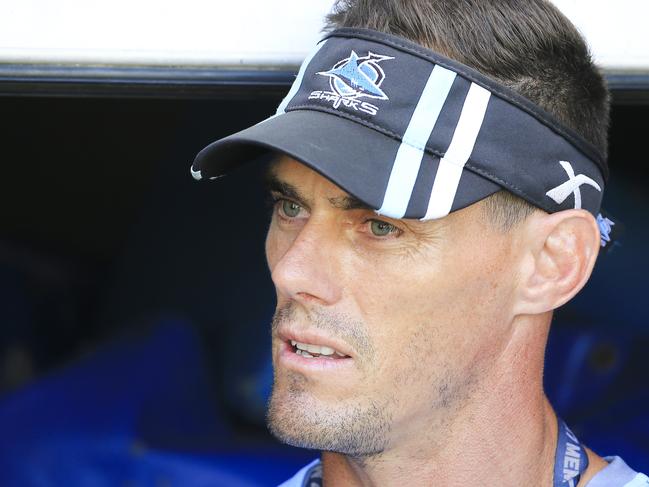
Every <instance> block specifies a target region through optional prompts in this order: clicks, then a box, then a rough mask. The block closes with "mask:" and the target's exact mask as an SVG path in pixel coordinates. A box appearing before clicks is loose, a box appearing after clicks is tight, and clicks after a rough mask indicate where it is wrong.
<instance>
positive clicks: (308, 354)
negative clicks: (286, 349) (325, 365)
mask: <svg viewBox="0 0 649 487" xmlns="http://www.w3.org/2000/svg"><path fill="white" fill-rule="evenodd" d="M302 356H303V357H306V358H313V355H311V354H310V353H309V352H305V351H304V350H302Z"/></svg>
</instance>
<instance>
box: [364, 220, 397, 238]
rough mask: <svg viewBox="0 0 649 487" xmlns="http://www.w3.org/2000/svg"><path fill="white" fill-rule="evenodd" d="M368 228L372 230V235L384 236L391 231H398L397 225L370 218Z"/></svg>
mask: <svg viewBox="0 0 649 487" xmlns="http://www.w3.org/2000/svg"><path fill="white" fill-rule="evenodd" d="M370 230H371V231H372V235H374V236H376V237H386V236H387V235H390V234H392V233H398V232H399V229H398V228H397V227H395V226H394V225H392V224H390V223H387V222H384V221H381V220H370Z"/></svg>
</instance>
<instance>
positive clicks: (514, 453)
mask: <svg viewBox="0 0 649 487" xmlns="http://www.w3.org/2000/svg"><path fill="white" fill-rule="evenodd" d="M515 407H516V406H513V405H511V404H508V401H507V398H506V397H501V408H502V410H503V413H505V414H503V417H502V418H501V420H500V421H496V420H493V419H492V420H490V419H489V417H480V416H473V420H468V421H465V422H464V423H463V424H462V423H460V424H454V425H453V428H452V430H451V431H449V435H448V437H447V438H446V441H444V442H443V444H442V443H438V442H434V444H436V445H437V447H435V448H433V449H429V450H425V449H424V448H423V445H421V444H420V445H419V446H417V445H413V447H412V449H411V448H408V447H404V448H395V449H392V450H389V451H386V452H384V453H383V454H381V455H380V456H379V457H377V458H370V459H365V460H363V461H357V460H355V459H350V458H348V457H345V456H343V455H340V454H337V453H331V452H323V455H322V462H323V472H324V480H325V485H326V486H327V487H335V486H338V485H340V486H343V485H344V486H355V485H358V486H361V485H362V486H369V485H377V486H384V485H386V486H389V485H403V484H405V483H408V484H410V485H435V486H438V487H451V486H465V485H502V486H509V485H511V486H512V487H513V486H521V485H546V486H550V485H552V475H553V466H554V455H555V448H556V441H557V418H556V416H555V414H554V412H553V411H552V408H551V407H550V405H549V404H547V402H546V403H545V404H544V405H542V406H541V407H539V408H538V409H535V410H534V411H533V412H532V411H530V414H529V415H521V414H517V413H518V412H515V411H512V410H511V409H513V408H515ZM510 408H511V409H510ZM509 413H514V414H509ZM504 416H509V418H507V419H506V418H504Z"/></svg>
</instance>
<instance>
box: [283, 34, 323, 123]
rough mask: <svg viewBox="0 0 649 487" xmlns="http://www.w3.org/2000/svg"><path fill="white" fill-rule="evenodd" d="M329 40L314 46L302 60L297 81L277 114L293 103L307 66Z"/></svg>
mask: <svg viewBox="0 0 649 487" xmlns="http://www.w3.org/2000/svg"><path fill="white" fill-rule="evenodd" d="M328 40H329V39H325V40H324V41H322V42H320V43H319V44H317V45H316V46H315V47H314V48H313V51H311V53H310V54H309V55H308V56H307V57H306V59H305V60H304V61H303V62H302V65H301V66H300V70H299V71H298V73H297V77H296V78H295V81H293V84H292V85H291V89H290V90H289V92H288V93H287V94H286V96H285V97H284V99H283V100H282V103H280V104H279V106H278V107H277V112H275V115H281V114H282V113H284V112H286V107H287V106H288V104H289V103H291V100H292V99H293V97H294V96H295V95H296V94H297V92H298V91H300V87H301V86H302V80H303V79H304V73H305V72H306V68H307V66H308V65H309V63H310V62H311V61H312V60H313V58H314V57H315V55H316V54H318V51H319V50H320V49H321V48H322V46H324V45H325V44H326V43H327V41H328ZM271 118H272V117H271Z"/></svg>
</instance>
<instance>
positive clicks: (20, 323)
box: [0, 90, 649, 487]
mask: <svg viewBox="0 0 649 487" xmlns="http://www.w3.org/2000/svg"><path fill="white" fill-rule="evenodd" d="M281 91H282V90H266V91H264V90H261V91H259V90H257V91H255V92H252V91H245V90H241V91H239V92H237V93H234V94H233V93H228V95H227V96H224V95H222V94H213V96H207V97H205V98H198V97H192V96H179V97H168V96H165V97H157V98H148V97H144V96H133V97H126V96H112V97H108V96H101V97H99V96H84V97H79V96H75V97H65V96H41V97H19V96H12V97H4V98H0V107H1V108H2V113H3V115H4V116H3V117H2V120H1V121H0V127H1V129H2V134H3V154H4V158H3V166H2V171H3V173H2V176H3V177H2V178H0V185H1V186H0V189H1V190H0V203H1V204H0V323H1V325H0V391H1V395H0V431H2V434H1V435H0V485H3V486H4V485H8V486H13V485H16V486H104V485H105V486H115V485H128V486H187V485H192V486H193V485H196V486H202V485H205V486H207V485H210V486H220V485H224V486H234V487H236V486H272V485H277V484H278V483H280V482H281V481H283V480H285V479H286V478H288V477H289V476H291V475H292V474H293V473H294V472H295V471H296V470H297V469H298V468H299V467H301V466H302V465H304V464H305V463H307V462H308V461H310V460H311V459H313V458H315V457H316V456H317V453H316V452H312V451H304V450H299V449H294V448H290V447H287V446H285V445H280V444H279V443H278V442H276V441H275V440H274V439H273V438H272V437H271V436H270V435H269V433H268V432H267V431H266V429H265V426H264V411H265V403H266V400H267V397H268V394H269V392H270V385H271V381H272V369H271V367H270V348H269V343H270V342H269V338H270V337H269V320H270V318H271V316H272V313H273V309H274V297H273V296H274V291H273V288H272V285H271V282H270V279H269V276H268V274H267V272H266V269H265V262H264V257H263V239H264V235H265V231H266V226H267V223H268V215H269V208H267V206H266V203H265V201H264V198H265V196H264V193H263V189H262V187H263V185H262V183H261V177H260V171H259V167H255V166H253V165H251V166H249V167H246V168H243V169H241V170H239V171H237V172H236V173H235V174H233V175H231V176H229V177H228V178H227V179H226V180H225V181H220V182H215V183H212V184H196V183H195V182H194V181H193V180H192V178H191V177H190V175H189V164H190V162H191V160H192V159H193V157H194V155H195V153H196V152H197V151H198V150H199V149H201V148H202V147H203V146H204V145H205V144H207V143H208V142H210V141H212V140H214V139H215V138H218V137H221V136H223V135H226V134H228V133H231V132H234V131H236V130H238V129H240V128H243V127H245V126H248V125H250V124H252V123H255V122H257V121H259V120H260V119H262V118H264V117H266V116H268V115H269V114H271V113H272V112H273V111H274V108H275V106H276V104H277V103H278V101H279V99H280V95H281ZM648 115H649V106H648V105H646V104H644V105H643V104H637V103H636V104H631V103H617V104H616V105H615V107H614V111H613V130H612V135H611V157H610V166H611V172H612V182H611V184H610V185H609V187H608V188H607V192H606V195H605V204H604V206H605V208H606V209H607V210H608V212H609V213H610V214H612V215H614V216H615V217H617V218H619V219H621V220H622V221H623V222H624V225H625V228H626V230H625V235H624V238H623V240H622V244H621V245H618V246H616V247H614V248H613V249H612V251H611V252H609V253H608V254H606V255H604V256H602V257H600V261H599V262H598V264H597V267H596V270H595V274H594V276H593V278H592V279H591V281H590V282H589V284H588V285H587V287H586V289H585V290H584V291H583V292H582V293H581V294H580V295H579V296H578V297H577V298H576V299H575V300H574V301H572V302H571V303H569V304H568V305H566V306H565V307H564V308H563V309H561V310H560V311H559V312H557V313H556V317H555V322H554V324H553V328H552V332H551V336H550V340H549V344H548V350H547V357H546V364H547V365H546V373H545V386H546V390H547V393H548V395H549V397H550V399H551V401H552V403H553V404H554V406H555V408H556V409H557V411H558V412H559V414H560V415H561V416H563V418H564V419H565V420H566V421H567V422H568V424H569V425H570V426H571V428H572V429H573V430H574V431H575V433H576V434H577V436H578V437H579V438H580V439H581V440H582V441H583V442H584V443H585V444H587V445H588V446H590V447H591V448H592V449H593V450H595V451H596V452H597V453H599V454H600V455H612V454H618V455H620V456H622V457H623V458H624V459H625V460H626V462H627V463H628V464H629V465H631V466H632V467H634V468H635V469H638V470H644V471H645V472H646V471H649V408H648V405H649V381H648V380H647V375H648V370H649V367H648V366H647V350H648V349H649V306H648V304H647V301H648V298H647V291H648V287H649V277H648V275H649V257H648V256H647V252H646V250H645V249H646V248H647V242H648V240H647V239H648V238H649V219H647V217H646V212H647V210H649V193H648V192H647V190H646V188H647V186H648V185H649V177H648V171H647V166H648V165H647V164H646V156H645V151H644V145H643V142H644V137H643V136H644V129H643V127H644V123H643V120H644V119H645V118H646V117H647V116H648Z"/></svg>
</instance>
